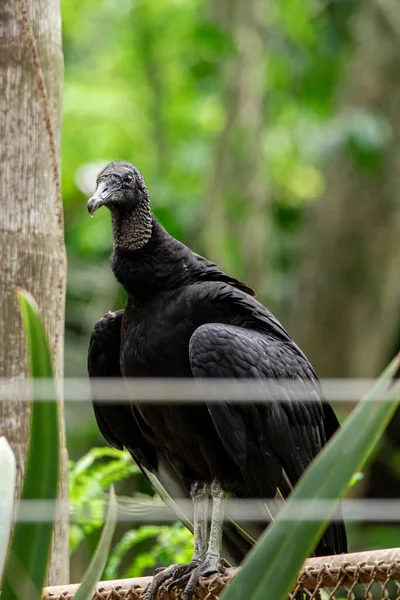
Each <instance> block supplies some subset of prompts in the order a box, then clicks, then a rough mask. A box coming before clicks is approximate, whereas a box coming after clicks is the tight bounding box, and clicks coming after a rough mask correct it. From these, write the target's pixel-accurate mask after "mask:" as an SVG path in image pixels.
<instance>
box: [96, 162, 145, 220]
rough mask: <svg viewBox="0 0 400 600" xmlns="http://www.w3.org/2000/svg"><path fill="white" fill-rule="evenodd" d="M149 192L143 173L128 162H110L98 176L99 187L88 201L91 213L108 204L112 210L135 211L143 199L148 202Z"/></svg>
mask: <svg viewBox="0 0 400 600" xmlns="http://www.w3.org/2000/svg"><path fill="white" fill-rule="evenodd" d="M148 197H149V195H148V192H147V188H146V184H145V182H144V179H143V177H142V175H141V173H140V172H139V171H138V169H137V168H136V167H134V166H133V165H131V164H130V163H128V162H123V161H116V162H112V163H109V164H108V165H107V166H106V167H104V169H103V170H102V171H101V172H100V173H99V175H98V176H97V188H96V191H95V193H94V195H93V196H92V197H91V198H90V200H89V201H88V205H87V207H88V211H89V214H90V215H93V213H94V212H95V211H96V210H97V209H98V208H100V207H101V206H107V207H108V208H109V209H110V210H111V212H114V211H118V212H122V213H127V212H131V211H133V210H134V209H135V208H136V207H137V206H138V205H139V204H140V203H141V201H143V200H144V201H147V202H148Z"/></svg>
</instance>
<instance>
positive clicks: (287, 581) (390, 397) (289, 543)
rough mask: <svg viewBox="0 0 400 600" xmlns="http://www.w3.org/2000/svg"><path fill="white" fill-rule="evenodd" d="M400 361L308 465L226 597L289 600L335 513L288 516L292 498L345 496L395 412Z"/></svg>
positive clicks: (231, 599)
mask: <svg viewBox="0 0 400 600" xmlns="http://www.w3.org/2000/svg"><path fill="white" fill-rule="evenodd" d="M399 365H400V355H399V356H397V357H396V358H395V359H394V360H393V361H392V363H391V364H390V365H389V366H388V367H387V369H386V370H385V371H384V373H383V374H382V375H381V377H380V378H379V379H378V380H377V382H376V384H375V385H374V386H373V388H372V389H371V391H370V392H369V393H368V394H367V395H366V396H365V397H364V398H363V399H362V400H361V401H360V403H359V404H358V406H357V407H356V408H355V409H354V411H353V412H352V414H351V415H350V417H349V418H348V419H347V420H346V422H345V424H344V426H343V427H342V429H341V430H340V431H339V432H338V433H336V434H335V436H334V437H333V438H332V439H331V440H330V442H329V443H328V444H327V445H326V446H325V448H324V449H323V451H322V452H321V453H320V454H319V456H318V457H317V458H316V459H315V460H314V461H313V463H312V464H311V465H310V467H309V468H308V469H307V471H306V472H305V474H304V475H303V477H302V478H301V480H300V481H299V483H298V484H297V486H296V488H295V490H294V491H293V493H292V495H291V497H290V499H289V501H288V502H287V504H286V505H285V506H284V508H283V509H282V511H281V512H280V514H279V516H278V519H277V520H276V522H275V523H273V524H272V525H271V526H270V527H268V529H267V530H266V532H265V533H264V534H263V535H262V537H261V538H260V540H259V542H258V544H257V545H256V547H255V548H254V549H253V550H252V552H251V553H250V554H249V555H248V557H247V558H246V560H245V561H244V563H243V566H242V568H241V569H240V571H239V573H238V574H237V576H236V577H235V579H234V580H233V581H232V583H231V585H229V586H228V588H227V589H226V590H225V592H224V593H223V595H222V598H223V600H241V599H242V598H248V599H249V600H250V599H251V600H265V598H273V599H274V600H287V598H288V594H289V592H290V591H291V590H292V587H293V585H294V583H295V581H296V578H297V574H298V572H299V571H300V569H301V567H302V564H303V562H304V560H305V559H306V558H307V557H308V556H309V555H310V554H311V553H312V552H313V550H314V548H315V546H316V544H317V542H318V539H319V538H320V536H321V534H322V533H323V531H324V529H325V527H326V525H327V523H328V521H329V518H330V516H331V515H332V514H333V512H334V507H332V510H331V512H330V514H329V513H328V512H327V514H326V518H325V520H315V521H310V520H290V518H289V514H290V513H292V511H293V504H294V501H296V500H310V499H315V500H324V499H328V500H333V499H339V498H340V497H342V496H343V495H344V494H345V492H346V490H347V488H348V486H349V482H350V481H351V478H352V475H353V474H354V473H355V472H356V471H357V470H359V469H360V468H361V467H362V465H363V464H364V463H365V461H366V460H367V458H368V456H369V454H370V453H371V451H372V449H373V448H374V446H375V444H376V442H377V441H378V440H379V438H380V437H381V435H382V433H383V432H384V430H385V428H386V426H387V424H388V422H389V421H390V419H391V417H392V416H393V413H394V412H395V410H396V407H397V405H398V402H399V399H400V386H399V385H396V386H395V387H392V388H391V389H390V390H389V391H387V388H388V384H389V382H390V380H391V378H392V377H393V376H394V375H395V373H396V371H397V370H398V368H399ZM382 398H384V399H385V401H384V402H383V401H382ZM338 501H339V500H338ZM292 514H293V513H292Z"/></svg>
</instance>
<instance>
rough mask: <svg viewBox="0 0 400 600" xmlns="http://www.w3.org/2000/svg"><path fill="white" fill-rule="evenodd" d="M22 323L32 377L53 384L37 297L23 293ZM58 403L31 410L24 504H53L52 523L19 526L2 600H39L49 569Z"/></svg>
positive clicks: (56, 470)
mask: <svg viewBox="0 0 400 600" xmlns="http://www.w3.org/2000/svg"><path fill="white" fill-rule="evenodd" d="M17 296H18V301H19V305H20V310H21V315H22V322H23V326H24V329H25V335H26V339H27V346H28V355H29V364H30V372H31V376H32V377H33V378H34V379H37V378H50V380H51V378H52V376H53V366H52V359H51V352H50V348H49V345H48V342H47V337H46V333H45V330H44V327H43V325H42V322H41V320H40V317H39V312H38V307H37V305H36V303H35V301H34V299H33V298H32V296H31V295H30V294H29V293H28V292H25V291H22V290H18V292H17ZM53 388H54V389H53V391H54V401H51V402H45V401H40V398H35V400H36V401H35V402H34V403H33V404H32V409H31V430H30V444H29V452H28V457H27V463H26V473H25V479H24V485H23V490H22V494H21V500H22V501H24V500H33V499H35V500H44V501H49V508H48V513H47V514H48V521H47V522H46V523H39V522H32V523H23V522H19V521H18V513H17V524H16V526H15V530H14V534H13V537H12V542H11V549H10V551H9V554H8V557H7V562H6V568H5V572H4V585H3V587H2V592H1V598H2V600H17V599H18V600H20V599H21V598H30V599H31V600H35V599H37V600H39V598H40V596H41V593H42V588H43V584H44V580H45V576H46V572H47V568H48V561H49V555H50V547H51V536H52V532H53V524H54V517H55V504H56V503H55V501H56V499H57V487H58V475H59V422H58V418H59V417H58V403H57V402H56V399H57V394H56V389H55V385H54V382H53Z"/></svg>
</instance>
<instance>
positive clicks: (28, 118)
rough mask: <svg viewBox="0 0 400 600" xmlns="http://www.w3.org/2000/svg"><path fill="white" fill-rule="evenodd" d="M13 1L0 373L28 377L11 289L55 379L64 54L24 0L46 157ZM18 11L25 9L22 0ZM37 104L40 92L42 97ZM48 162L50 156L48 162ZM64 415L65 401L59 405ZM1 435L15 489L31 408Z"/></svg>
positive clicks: (60, 294)
mask: <svg viewBox="0 0 400 600" xmlns="http://www.w3.org/2000/svg"><path fill="white" fill-rule="evenodd" d="M22 4H24V3H21V2H20V1H19V0H18V1H17V0H11V1H9V2H2V3H1V6H0V72H1V77H0V139H1V144H0V195H1V210H0V256H1V262H0V376H1V377H10V378H13V379H15V380H21V379H24V378H25V377H26V376H27V358H26V347H25V339H24V334H23V330H22V325H21V320H20V315H19V311H18V306H17V302H16V298H15V289H16V287H21V288H25V289H27V290H28V291H29V292H31V294H32V295H33V296H34V298H35V299H36V301H37V302H38V305H39V309H40V313H41V316H42V318H43V320H44V323H45V326H46V330H47V333H48V336H49V340H50V344H51V348H52V351H53V356H54V360H55V365H56V371H57V375H58V376H59V377H61V376H62V374H63V335H64V297H65V267H66V261H65V249H64V239H63V227H62V206H61V198H60V195H59V186H58V182H57V176H55V175H56V174H55V171H54V167H55V165H57V163H58V162H59V142H60V128H61V96H62V75H63V58H62V51H61V19H60V6H59V2H57V1H54V0H28V1H27V3H26V4H27V15H28V19H29V21H30V23H31V25H32V29H33V34H34V37H35V38H36V43H37V47H38V53H39V57H40V61H41V64H42V68H43V73H44V79H45V86H46V88H47V95H48V101H49V116H50V118H51V127H52V130H53V134H54V142H55V145H54V147H53V150H55V156H54V157H53V158H52V155H51V152H50V143H49V131H48V127H46V124H45V115H44V110H43V102H42V101H41V95H40V92H39V79H38V74H37V68H36V67H35V66H34V65H33V62H32V45H31V44H30V42H29V39H28V37H27V34H26V31H24V28H23V22H22V21H21V14H22V13H21V5H22ZM22 8H23V6H22ZM42 100H43V98H42ZM54 159H55V160H54ZM60 408H61V413H62V404H61V403H60ZM0 435H5V436H6V438H7V439H8V441H9V442H10V444H11V446H12V448H13V450H14V453H15V456H16V459H17V469H18V490H17V492H18V493H19V490H20V487H21V483H22V479H23V473H24V462H25V456H26V450H27V442H28V436H29V405H28V403H27V402H25V401H23V400H22V399H21V398H20V397H18V398H16V397H15V396H14V397H12V398H10V400H9V402H7V403H4V402H3V403H0ZM61 456H62V467H61V470H62V476H61V483H60V498H61V499H66V498H67V482H68V478H67V455H66V447H65V429H64V419H63V414H61ZM67 527H68V522H67V517H66V516H64V517H63V518H62V519H60V520H59V521H58V523H57V525H56V530H55V535H54V540H53V552H52V559H51V565H50V569H49V577H48V581H49V582H52V583H53V584H55V583H61V582H63V581H64V582H67V581H68V528H67Z"/></svg>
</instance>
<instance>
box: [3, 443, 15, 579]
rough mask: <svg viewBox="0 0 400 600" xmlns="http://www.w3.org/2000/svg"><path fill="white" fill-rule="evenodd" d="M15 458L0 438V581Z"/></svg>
mask: <svg viewBox="0 0 400 600" xmlns="http://www.w3.org/2000/svg"><path fill="white" fill-rule="evenodd" d="M15 473H16V467H15V456H14V453H13V451H12V450H11V447H10V445H9V443H8V442H7V440H6V438H5V437H0V581H1V576H2V573H3V568H4V563H5V561H6V556H7V550H8V542H9V538H10V533H11V523H12V517H13V508H14V491H15Z"/></svg>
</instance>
